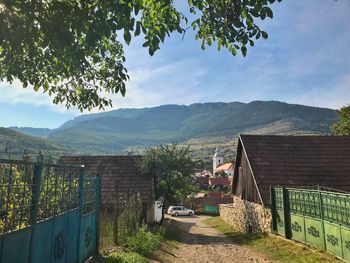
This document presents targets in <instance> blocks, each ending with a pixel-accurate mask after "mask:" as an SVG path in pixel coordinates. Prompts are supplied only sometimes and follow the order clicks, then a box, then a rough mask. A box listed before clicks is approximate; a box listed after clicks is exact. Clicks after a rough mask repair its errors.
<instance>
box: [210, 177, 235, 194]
mask: <svg viewBox="0 0 350 263" xmlns="http://www.w3.org/2000/svg"><path fill="white" fill-rule="evenodd" d="M209 186H210V187H211V188H219V189H220V190H221V191H225V190H227V189H228V188H229V187H230V186H231V180H230V179H228V178H225V177H210V178H209Z"/></svg>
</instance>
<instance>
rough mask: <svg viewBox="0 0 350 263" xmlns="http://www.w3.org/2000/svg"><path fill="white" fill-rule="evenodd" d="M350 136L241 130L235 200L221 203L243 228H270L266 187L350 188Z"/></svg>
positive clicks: (224, 215) (225, 213)
mask: <svg viewBox="0 0 350 263" xmlns="http://www.w3.org/2000/svg"><path fill="white" fill-rule="evenodd" d="M349 160H350V136H273V135H268V136H266V135H240V136H239V141H238V146H237V156H236V163H235V167H234V176H233V181H232V193H233V195H234V200H233V204H231V205H229V206H228V205H222V206H220V214H221V216H222V218H223V219H224V220H225V221H227V222H228V223H230V224H232V225H234V226H235V227H237V228H239V229H241V230H244V231H253V232H261V231H262V232H268V231H270V230H271V211H270V209H269V207H270V187H271V186H289V187H313V188H316V187H322V188H327V189H336V190H342V191H347V192H350V162H349Z"/></svg>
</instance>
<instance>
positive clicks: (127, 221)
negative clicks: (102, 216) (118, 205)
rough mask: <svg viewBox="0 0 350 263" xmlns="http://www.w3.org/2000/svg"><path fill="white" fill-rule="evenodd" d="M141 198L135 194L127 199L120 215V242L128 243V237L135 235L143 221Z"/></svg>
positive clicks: (118, 234)
mask: <svg viewBox="0 0 350 263" xmlns="http://www.w3.org/2000/svg"><path fill="white" fill-rule="evenodd" d="M141 207H142V206H141V199H140V197H139V196H138V195H135V196H133V197H131V198H129V200H128V201H127V203H126V204H125V207H124V208H123V212H122V213H121V214H120V215H119V216H118V230H117V231H118V233H117V236H118V242H119V244H121V245H124V244H126V240H127V238H128V237H131V236H134V235H135V234H136V232H137V231H138V229H139V225H140V223H141V210H142V208H141Z"/></svg>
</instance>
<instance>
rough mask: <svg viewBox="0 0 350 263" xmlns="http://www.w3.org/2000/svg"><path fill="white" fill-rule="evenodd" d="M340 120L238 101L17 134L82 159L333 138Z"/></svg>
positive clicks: (316, 111) (82, 120)
mask: <svg viewBox="0 0 350 263" xmlns="http://www.w3.org/2000/svg"><path fill="white" fill-rule="evenodd" d="M336 119H337V117H336V112H335V110H332V109H327V108H321V107H312V106H305V105H300V104H288V103H285V102H279V101H252V102H249V103H242V102H237V101H236V102H208V103H194V104H191V105H188V106H186V105H177V104H169V105H160V106H157V107H149V108H141V109H136V108H129V109H117V110H112V111H108V112H102V113H93V114H87V115H81V116H78V117H76V118H74V119H72V120H69V121H67V122H65V123H63V124H62V125H61V126H60V127H58V128H56V129H37V130H36V129H35V128H30V127H25V128H21V127H16V128H15V129H16V130H17V131H20V132H24V133H26V134H30V135H39V136H41V137H44V138H48V139H49V140H50V141H52V142H53V143H55V144H57V145H63V146H69V147H72V148H75V149H78V151H80V152H82V153H89V154H90V153H91V154H120V153H123V152H126V151H130V149H131V150H135V149H139V148H146V147H149V146H153V145H156V144H160V143H169V142H172V141H175V142H179V143H184V144H186V143H187V142H189V141H191V142H192V141H195V142H196V141H198V142H199V141H200V142H201V143H204V144H205V140H204V141H203V138H208V140H209V141H210V143H214V142H215V138H221V139H220V140H224V141H225V140H226V141H228V140H231V141H232V139H233V138H235V137H237V135H238V134H239V133H243V132H244V133H259V134H329V133H330V125H331V124H332V123H334V122H335V121H336ZM225 138H226V139H225Z"/></svg>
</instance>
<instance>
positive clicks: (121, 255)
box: [105, 252, 148, 263]
mask: <svg viewBox="0 0 350 263" xmlns="http://www.w3.org/2000/svg"><path fill="white" fill-rule="evenodd" d="M105 262H106V263H147V262H148V260H147V259H146V258H144V257H143V256H141V255H139V254H137V253H135V252H114V253H111V254H109V255H108V256H107V257H106V258H105Z"/></svg>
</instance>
